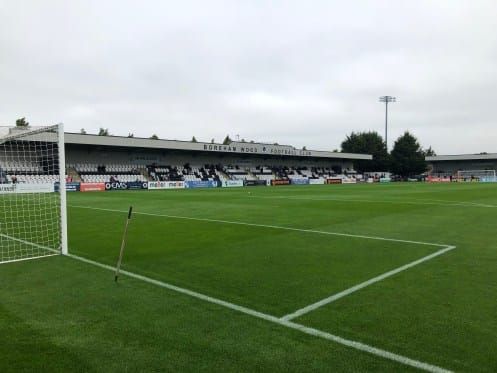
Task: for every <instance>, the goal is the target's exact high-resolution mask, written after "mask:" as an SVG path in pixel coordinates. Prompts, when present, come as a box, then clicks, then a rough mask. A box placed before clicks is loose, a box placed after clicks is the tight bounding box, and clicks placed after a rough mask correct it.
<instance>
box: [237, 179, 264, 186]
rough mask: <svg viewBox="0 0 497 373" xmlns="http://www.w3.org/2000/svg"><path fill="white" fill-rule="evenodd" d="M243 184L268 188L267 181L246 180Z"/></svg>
mask: <svg viewBox="0 0 497 373" xmlns="http://www.w3.org/2000/svg"><path fill="white" fill-rule="evenodd" d="M243 184H244V185H245V186H266V185H267V182H266V181H265V180H244V181H243Z"/></svg>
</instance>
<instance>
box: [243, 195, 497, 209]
mask: <svg viewBox="0 0 497 373" xmlns="http://www.w3.org/2000/svg"><path fill="white" fill-rule="evenodd" d="M250 198H260V199H287V200H301V201H319V202H360V203H393V204H401V205H403V204H404V205H432V206H445V207H453V206H456V207H485V208H496V207H497V205H488V204H483V203H473V202H447V203H436V202H421V200H418V201H416V202H414V201H402V200H399V201H393V200H385V199H355V198H312V197H311V198H309V197H300V196H297V197H291V196H254V195H251V196H250Z"/></svg>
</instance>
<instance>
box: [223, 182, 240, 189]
mask: <svg viewBox="0 0 497 373" xmlns="http://www.w3.org/2000/svg"><path fill="white" fill-rule="evenodd" d="M221 186H222V187H223V188H237V187H242V186H243V180H224V181H223V182H222V184H221Z"/></svg>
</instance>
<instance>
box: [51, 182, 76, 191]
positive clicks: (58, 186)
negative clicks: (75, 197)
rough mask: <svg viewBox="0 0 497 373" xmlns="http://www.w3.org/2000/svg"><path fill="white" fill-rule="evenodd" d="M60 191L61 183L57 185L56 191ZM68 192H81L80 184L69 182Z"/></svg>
mask: <svg viewBox="0 0 497 373" xmlns="http://www.w3.org/2000/svg"><path fill="white" fill-rule="evenodd" d="M59 189H60V183H59V182H57V183H55V191H56V192H58V191H59ZM66 191H68V192H79V183H76V182H69V183H66Z"/></svg>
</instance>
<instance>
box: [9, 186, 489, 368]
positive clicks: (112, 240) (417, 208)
mask: <svg viewBox="0 0 497 373" xmlns="http://www.w3.org/2000/svg"><path fill="white" fill-rule="evenodd" d="M248 192H250V194H249V193H248ZM69 204H70V206H72V207H70V208H69V228H70V229H69V234H70V250H71V252H72V253H75V254H77V255H80V256H84V257H86V258H90V259H93V260H97V261H99V262H102V263H107V264H114V263H115V260H116V256H117V249H118V247H119V243H120V235H121V232H122V228H123V224H124V219H125V216H126V213H125V211H126V209H127V207H128V206H129V205H133V206H134V208H135V210H136V211H137V212H141V213H151V214H162V215H164V214H167V215H176V216H184V217H195V218H205V219H221V220H226V221H238V222H247V223H254V224H262V225H264V224H265V225H278V226H284V227H293V228H304V229H312V230H320V231H332V232H343V233H351V234H360V235H372V236H381V237H390V238H396V239H402V240H413V241H428V242H436V243H440V244H451V245H456V246H457V249H456V250H454V251H451V252H449V253H447V254H445V255H443V256H441V257H437V258H435V259H433V260H432V261H429V262H426V263H423V264H421V265H419V266H417V267H415V268H411V269H409V270H408V271H406V272H403V273H401V274H398V275H396V276H394V277H392V278H389V279H386V280H384V281H382V282H380V283H377V284H375V285H373V286H371V287H369V288H366V289H363V290H361V291H359V292H357V293H354V294H352V295H350V296H347V297H345V298H342V299H340V300H339V301H337V302H335V303H332V304H330V305H327V306H324V307H322V308H320V309H318V310H316V311H313V312H311V313H309V314H307V315H304V316H302V317H301V318H299V319H297V320H296V321H297V322H299V323H302V324H304V325H309V326H312V327H314V328H317V329H320V330H323V331H327V332H331V333H334V334H337V335H340V336H344V337H347V338H350V339H353V340H357V341H361V342H364V343H368V344H371V345H373V346H375V347H379V348H384V349H387V350H389V351H392V352H395V353H399V354H403V355H406V356H408V357H411V358H414V359H419V360H421V361H425V362H428V363H430V364H436V365H440V366H443V367H445V368H448V369H454V370H466V371H467V370H471V371H494V370H495V369H497V359H496V357H495V356H496V355H497V354H496V351H495V348H496V347H495V346H496V345H497V344H496V343H495V342H496V337H495V335H497V322H496V320H495V314H497V301H495V296H494V294H495V291H496V290H497V285H496V284H497V281H496V280H497V273H496V271H495V264H496V262H497V252H496V246H497V245H496V244H495V232H494V231H495V227H494V222H495V218H496V217H497V207H491V206H497V187H496V186H495V185H492V184H450V185H443V184H440V185H429V184H415V183H413V184H390V185H353V186H350V185H344V186H336V185H335V186H309V187H274V188H251V189H248V188H242V189H215V190H182V191H153V192H152V191H150V192H136V191H129V192H108V193H95V194H92V193H89V194H85V193H81V194H70V195H69ZM75 206H83V207H96V208H102V209H110V210H113V209H115V210H122V211H123V213H119V212H115V211H106V210H104V211H103V210H93V209H87V208H81V207H75ZM436 250H437V248H436V247H435V248H434V247H430V246H423V245H417V244H407V243H396V242H388V241H375V240H369V239H365V238H350V237H339V236H329V235H320V234H316V233H311V232H297V231H287V230H278V229H273V228H268V227H261V226H243V225H231V224H225V223H221V222H210V221H198V220H184V219H176V218H167V217H163V216H162V217H160V216H151V215H141V214H137V215H135V216H134V219H133V222H132V225H131V230H130V238H129V245H128V247H127V251H126V254H125V261H124V266H123V267H124V268H125V269H127V270H130V271H133V272H136V273H140V274H144V275H147V276H149V277H152V278H154V279H158V280H162V281H166V282H169V283H172V284H175V285H179V286H182V287H185V288H188V289H192V290H195V291H198V292H201V293H204V294H207V295H210V296H214V297H217V298H220V299H223V300H227V301H230V302H233V303H236V304H239V305H243V306H247V307H250V308H252V309H256V310H258V311H261V312H266V313H269V314H272V315H275V316H278V317H279V316H282V315H284V314H286V313H289V312H292V311H295V310H296V309H299V308H301V307H303V306H305V305H307V304H309V303H314V302H315V301H317V300H320V299H321V298H324V297H327V296H329V295H331V294H334V293H336V292H338V291H340V290H343V289H345V288H348V287H350V286H352V285H355V284H356V283H359V282H362V281H364V280H366V279H368V278H371V277H373V276H376V275H378V274H380V273H382V272H385V271H387V270H390V269H393V268H395V267H398V266H400V265H403V264H405V263H407V262H409V261H412V260H414V259H417V258H420V257H422V256H424V255H427V254H429V253H431V252H434V251H436ZM0 284H2V285H1V286H0V300H1V303H0V315H1V316H2V317H1V318H0V333H2V335H5V336H6V337H5V338H3V342H0V347H1V348H0V351H2V352H0V370H1V371H5V370H8V369H11V370H20V369H27V370H36V369H37V368H40V367H41V368H43V367H47V368H50V370H68V369H71V370H85V371H88V370H95V371H98V370H108V371H109V370H110V371H115V370H123V369H125V370H130V371H133V370H178V369H181V370H219V369H226V370H236V371H240V370H245V371H249V370H250V371H253V370H294V371H297V370H299V371H301V370H323V371H329V370H333V369H335V370H382V371H384V370H397V371H398V370H400V369H402V370H404V369H406V368H405V367H404V366H399V365H397V364H396V363H391V362H389V361H387V360H384V359H381V358H377V357H374V356H372V355H368V354H365V353H361V352H358V351H355V350H351V349H348V348H345V347H342V346H339V345H336V344H334V343H332V342H327V341H324V340H319V339H317V338H314V337H310V336H306V335H303V334H300V333H299V332H296V331H291V330H287V329H285V328H283V327H281V326H277V325H273V324H270V323H267V322H265V321H261V320H256V319H253V318H251V317H249V316H246V315H241V314H237V313H235V312H234V311H230V310H227V309H222V308H220V307H219V306H215V305H211V304H206V303H203V302H201V301H199V300H195V299H191V298H188V297H186V296H184V295H180V294H175V293H172V292H170V291H167V290H165V289H161V288H157V287H154V286H152V285H148V284H144V283H140V282H139V281H136V280H132V279H128V278H123V279H122V281H121V282H120V283H119V284H117V285H116V284H114V283H112V274H111V273H110V272H106V271H104V270H101V269H99V268H95V267H92V266H90V265H87V264H84V263H79V262H75V261H74V260H71V259H69V258H60V257H59V258H47V259H42V260H38V261H31V262H25V263H15V264H9V265H4V266H1V267H0ZM1 343H5V346H1ZM2 354H3V356H2Z"/></svg>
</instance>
